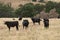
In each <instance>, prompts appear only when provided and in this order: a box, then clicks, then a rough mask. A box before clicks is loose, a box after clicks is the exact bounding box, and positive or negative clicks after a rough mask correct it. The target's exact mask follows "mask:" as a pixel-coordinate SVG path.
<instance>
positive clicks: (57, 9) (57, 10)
mask: <svg viewBox="0 0 60 40" xmlns="http://www.w3.org/2000/svg"><path fill="white" fill-rule="evenodd" d="M55 8H56V12H58V13H59V14H60V3H57V4H56V6H55Z"/></svg>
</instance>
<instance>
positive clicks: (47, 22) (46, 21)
mask: <svg viewBox="0 0 60 40" xmlns="http://www.w3.org/2000/svg"><path fill="white" fill-rule="evenodd" d="M44 27H46V28H48V27H49V19H44Z"/></svg>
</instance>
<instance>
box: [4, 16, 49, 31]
mask: <svg viewBox="0 0 60 40" xmlns="http://www.w3.org/2000/svg"><path fill="white" fill-rule="evenodd" d="M13 20H15V19H13ZM18 20H22V17H20V18H19V19H18ZM31 20H32V22H33V24H34V25H35V23H38V24H39V25H40V21H42V20H41V19H40V18H31ZM43 23H44V27H45V28H48V27H49V19H46V18H45V19H43ZM4 24H5V25H7V27H8V28H9V30H10V27H16V29H17V30H19V28H18V26H19V23H18V21H6V22H5V23H4ZM22 24H23V29H24V28H28V25H29V21H28V20H27V19H25V20H23V22H22Z"/></svg>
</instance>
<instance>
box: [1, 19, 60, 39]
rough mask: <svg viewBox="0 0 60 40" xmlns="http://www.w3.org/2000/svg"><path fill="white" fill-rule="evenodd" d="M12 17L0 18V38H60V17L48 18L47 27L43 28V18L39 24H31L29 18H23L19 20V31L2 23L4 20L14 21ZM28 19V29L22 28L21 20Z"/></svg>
mask: <svg viewBox="0 0 60 40" xmlns="http://www.w3.org/2000/svg"><path fill="white" fill-rule="evenodd" d="M12 19H13V18H0V40H60V19H57V18H54V19H49V28H48V29H46V28H44V24H43V20H42V21H41V24H40V25H39V24H37V23H36V24H35V25H33V23H32V21H31V19H30V18H23V19H22V20H21V21H19V20H18V18H15V20H17V21H19V31H17V30H16V28H15V27H14V28H11V30H10V31H9V30H8V28H7V26H6V25H5V24H4V22H5V21H15V20H12ZM24 19H28V20H29V27H28V29H23V26H22V21H23V20H24Z"/></svg>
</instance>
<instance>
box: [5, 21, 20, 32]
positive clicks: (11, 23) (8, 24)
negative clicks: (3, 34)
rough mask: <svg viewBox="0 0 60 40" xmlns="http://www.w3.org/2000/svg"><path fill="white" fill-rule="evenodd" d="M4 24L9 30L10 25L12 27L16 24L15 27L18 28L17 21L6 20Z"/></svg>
mask: <svg viewBox="0 0 60 40" xmlns="http://www.w3.org/2000/svg"><path fill="white" fill-rule="evenodd" d="M5 24H6V25H7V27H8V28H9V31H10V27H14V26H16V29H17V30H18V25H19V24H18V21H6V22H5Z"/></svg>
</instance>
